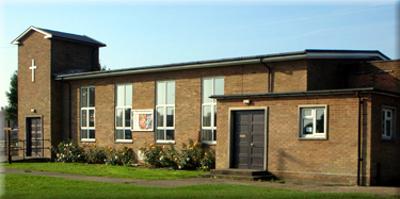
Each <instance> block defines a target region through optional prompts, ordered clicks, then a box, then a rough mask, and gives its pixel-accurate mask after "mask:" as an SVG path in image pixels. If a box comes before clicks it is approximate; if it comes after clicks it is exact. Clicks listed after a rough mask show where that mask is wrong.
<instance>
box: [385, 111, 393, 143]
mask: <svg viewBox="0 0 400 199" xmlns="http://www.w3.org/2000/svg"><path fill="white" fill-rule="evenodd" d="M394 121H395V111H394V108H389V107H385V108H383V109H382V139H386V140H389V139H391V138H392V136H393V133H394V127H395V125H394Z"/></svg>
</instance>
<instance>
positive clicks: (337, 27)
mask: <svg viewBox="0 0 400 199" xmlns="http://www.w3.org/2000/svg"><path fill="white" fill-rule="evenodd" d="M397 8H398V6H397V5H396V4H395V2H394V1H386V2H384V3H382V4H374V3H372V2H371V1H370V2H354V3H345V2H337V3H335V2H334V1H333V2H330V3H329V4H322V3H306V4H304V5H302V4H298V3H297V4H293V3H290V2H286V3H284V4H280V3H278V2H273V3H271V2H269V1H267V2H263V1H257V2H255V3H254V2H253V3H246V2H241V3H236V4H235V3H229V2H228V1H226V2H224V1H220V2H219V3H212V2H207V3H199V2H197V3H192V4H190V3H182V2H179V1H178V2H173V1H172V2H170V3H169V4H167V3H157V2H152V3H144V2H140V1H139V3H138V2H133V3H132V2H131V3H129V2H128V3H127V2H121V1H117V2H116V3H111V2H107V1H101V2H97V3H96V2H93V1H91V3H85V4H82V3H80V4H79V1H74V2H70V3H68V2H63V3H61V4H54V3H53V4H51V3H46V2H45V1H44V2H41V3H40V4H39V5H37V4H34V3H29V2H28V1H26V2H24V1H23V0H22V1H21V0H20V1H17V3H12V1H8V2H6V3H3V4H2V5H1V8H0V9H1V10H0V13H1V14H0V16H1V18H0V19H1V23H0V28H1V32H0V56H1V57H0V65H1V67H2V72H1V73H0V80H1V83H0V106H4V105H5V104H6V103H7V102H6V98H5V94H4V93H5V91H6V90H8V86H9V78H10V76H11V74H12V72H13V71H14V70H16V69H17V47H15V46H13V45H11V44H10V42H11V41H12V40H13V39H14V38H15V37H17V36H18V35H19V34H20V33H21V32H23V31H24V30H25V29H26V28H28V27H29V26H30V25H34V26H38V27H43V28H48V29H54V30H59V31H65V32H70V33H76V34H85V35H88V36H90V37H93V38H95V39H97V40H100V41H102V42H104V43H106V44H107V47H105V48H102V49H101V51H100V62H101V65H103V66H107V67H109V68H111V69H118V68H125V67H136V66H146V65H153V64H166V63H173V62H183V61H195V60H204V59H214V58H225V57H236V56H246V55H257V54H268V53H279V52H288V51H299V50H304V49H313V48H317V49H362V50H364V49H376V50H380V51H381V52H383V53H384V54H386V55H387V56H389V57H391V58H392V59H398V58H399V57H400V55H399V52H398V50H397V48H396V47H397V46H398V43H397V38H396V31H397V24H396V23H397V21H396V17H398V15H397V13H396V9H397ZM397 34H398V33H397ZM26 67H28V66H26ZM38 67H40V66H38Z"/></svg>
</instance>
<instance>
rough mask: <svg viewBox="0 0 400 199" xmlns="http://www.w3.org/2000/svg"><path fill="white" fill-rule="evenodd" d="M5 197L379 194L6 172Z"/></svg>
mask: <svg viewBox="0 0 400 199" xmlns="http://www.w3.org/2000/svg"><path fill="white" fill-rule="evenodd" d="M2 198H10V199H11V198H12V199H18V198H51V199H53V198H58V199H62V198H201V199H206V198H278V199H282V198H293V199H296V198H324V199H326V198H335V199H337V198H360V199H361V198H366V199H369V198H370V199H372V198H380V197H377V196H374V195H369V194H360V193H314V192H300V191H288V190H279V189H270V188H260V187H253V186H242V185H222V184H221V185H197V186H187V187H179V188H152V187H138V186H133V185H127V184H108V183H100V182H85V181H76V180H65V179H62V178H54V177H42V176H32V175H29V174H7V175H6V176H5V195H3V196H2ZM392 198H394V197H392Z"/></svg>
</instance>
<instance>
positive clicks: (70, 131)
mask: <svg viewBox="0 0 400 199" xmlns="http://www.w3.org/2000/svg"><path fill="white" fill-rule="evenodd" d="M67 84H68V115H69V117H68V131H69V132H68V138H69V140H72V129H71V127H72V120H71V118H72V109H71V107H72V102H71V99H72V97H71V93H72V92H71V82H70V81H67Z"/></svg>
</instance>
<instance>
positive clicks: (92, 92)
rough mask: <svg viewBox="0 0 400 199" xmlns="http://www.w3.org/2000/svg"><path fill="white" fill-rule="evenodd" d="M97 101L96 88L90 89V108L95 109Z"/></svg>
mask: <svg viewBox="0 0 400 199" xmlns="http://www.w3.org/2000/svg"><path fill="white" fill-rule="evenodd" d="M95 99H96V97H95V91H94V87H90V88H89V106H90V107H94V101H95Z"/></svg>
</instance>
